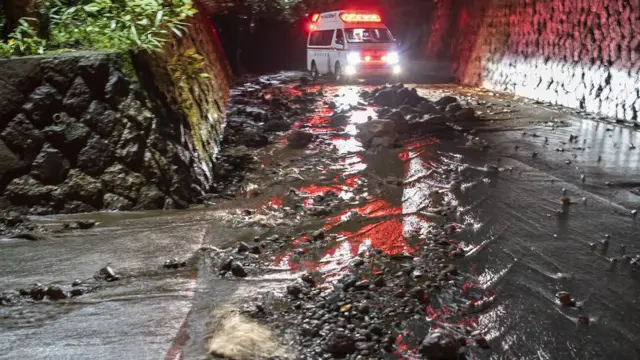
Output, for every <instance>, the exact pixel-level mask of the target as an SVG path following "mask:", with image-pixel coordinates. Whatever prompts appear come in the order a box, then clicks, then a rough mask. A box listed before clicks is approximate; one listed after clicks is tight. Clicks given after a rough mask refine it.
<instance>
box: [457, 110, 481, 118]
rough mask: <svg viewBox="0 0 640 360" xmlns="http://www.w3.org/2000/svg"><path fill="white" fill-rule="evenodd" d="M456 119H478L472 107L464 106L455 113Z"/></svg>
mask: <svg viewBox="0 0 640 360" xmlns="http://www.w3.org/2000/svg"><path fill="white" fill-rule="evenodd" d="M455 118H456V120H457V121H474V120H477V119H478V115H476V112H475V111H474V110H473V109H472V108H464V109H462V110H460V111H458V112H456V113H455Z"/></svg>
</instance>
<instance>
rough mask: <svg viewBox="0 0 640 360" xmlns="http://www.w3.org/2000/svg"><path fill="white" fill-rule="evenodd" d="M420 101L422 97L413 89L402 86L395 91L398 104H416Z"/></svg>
mask: <svg viewBox="0 0 640 360" xmlns="http://www.w3.org/2000/svg"><path fill="white" fill-rule="evenodd" d="M421 101H422V99H421V98H420V95H418V92H417V91H416V90H415V89H409V88H406V87H404V88H401V89H399V90H398V92H397V104H398V105H408V106H418V104H420V102H421Z"/></svg>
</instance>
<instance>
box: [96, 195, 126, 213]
mask: <svg viewBox="0 0 640 360" xmlns="http://www.w3.org/2000/svg"><path fill="white" fill-rule="evenodd" d="M102 206H103V209H105V210H113V211H127V210H131V209H132V208H133V203H132V202H131V201H129V200H127V199H125V198H123V197H121V196H118V195H116V194H111V193H107V194H105V195H104V197H103V198H102Z"/></svg>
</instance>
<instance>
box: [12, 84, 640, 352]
mask: <svg viewBox="0 0 640 360" xmlns="http://www.w3.org/2000/svg"><path fill="white" fill-rule="evenodd" d="M298 77H299V75H298V74H286V73H285V74H279V75H276V76H265V77H260V78H254V79H245V81H241V82H239V83H238V84H237V86H236V88H235V89H234V90H233V94H232V95H233V96H232V105H231V106H230V109H229V117H228V125H227V128H226V130H225V133H226V135H225V139H224V141H223V144H222V145H223V148H224V149H225V150H224V152H223V154H222V155H221V165H220V166H219V169H218V171H217V172H218V173H217V178H218V179H220V183H219V184H218V192H217V193H215V194H211V195H209V196H207V198H206V199H203V205H202V206H201V207H200V208H194V209H192V210H189V211H183V212H171V213H163V214H154V213H146V214H130V213H129V214H128V213H121V214H88V215H86V216H81V217H80V218H78V219H80V220H83V219H85V218H86V219H94V220H97V221H98V226H97V227H96V228H95V229H91V230H86V231H83V232H80V231H78V232H76V233H71V234H63V235H60V236H54V239H53V240H52V241H50V242H49V243H45V242H40V243H38V242H28V241H25V242H19V241H18V242H16V240H13V241H11V242H8V243H6V244H3V247H4V249H5V250H6V251H3V255H4V256H3V263H4V264H8V267H7V268H6V269H4V270H3V271H2V273H0V275H1V276H2V283H1V286H2V289H3V290H7V291H8V292H7V293H8V294H9V295H10V296H7V297H6V298H7V303H6V304H5V306H2V307H0V312H2V315H3V318H2V320H0V325H1V326H2V327H3V328H4V329H5V330H7V332H6V333H7V334H9V336H8V337H7V338H6V339H5V340H4V341H3V342H0V348H2V349H11V350H10V351H7V352H6V353H7V354H8V356H9V357H7V358H16V357H18V356H26V357H29V358H38V359H40V358H42V359H48V358H51V357H52V356H53V354H56V355H58V356H62V357H63V358H64V357H65V356H66V357H69V356H75V358H82V357H83V356H85V355H87V356H89V355H88V354H91V356H97V357H98V358H101V359H102V358H104V359H111V358H114V359H115V358H122V357H125V358H126V357H129V358H137V359H158V358H165V359H179V358H181V359H200V358H202V356H203V354H204V353H205V352H208V353H212V354H214V355H219V356H222V357H227V358H238V359H241V358H245V359H258V358H270V357H280V358H287V357H291V358H304V359H321V358H349V359H387V358H389V359H392V358H396V359H400V358H404V359H420V358H430V359H454V358H469V359H474V358H476V359H489V358H508V359H525V358H539V357H543V358H576V359H582V358H601V357H602V356H603V354H617V355H619V357H620V358H633V357H635V355H637V353H638V348H637V345H636V344H637V341H636V340H637V339H636V336H637V335H636V334H640V329H638V325H637V324H640V321H638V320H640V319H637V316H636V315H633V314H637V313H639V312H638V306H637V304H636V303H635V301H634V297H635V290H634V289H636V287H637V272H636V270H635V264H636V263H637V262H638V256H637V255H638V253H639V252H640V251H639V250H638V245H637V244H635V243H634V242H633V239H634V234H638V233H640V231H638V230H639V225H638V221H640V219H638V220H636V218H635V213H634V212H633V210H636V209H637V208H638V204H639V199H640V196H639V195H638V194H640V191H639V190H638V189H640V179H638V178H637V174H638V173H640V172H639V169H638V167H640V159H639V156H640V155H638V154H640V153H639V152H637V151H635V149H633V147H632V146H631V145H633V143H634V141H636V139H635V137H636V135H635V134H636V132H635V131H634V130H633V129H632V128H629V127H625V126H621V125H618V124H612V123H607V122H604V121H601V120H602V119H600V120H598V119H590V120H585V119H584V118H583V116H581V115H580V114H572V113H569V112H567V111H566V110H563V109H555V108H553V107H551V106H548V105H544V104H538V103H534V102H530V101H526V100H523V99H515V98H512V97H505V96H501V95H499V94H492V93H487V92H483V91H478V90H474V89H466V88H457V87H453V86H409V85H408V86H406V87H400V86H395V87H393V88H389V89H382V88H380V87H378V88H377V89H376V87H374V86H364V85H362V86H331V85H329V84H317V83H310V82H307V81H303V82H300V81H299V80H298ZM413 88H415V89H416V90H412V89H413ZM402 105H404V106H402ZM470 109H473V111H471V110H470ZM636 182H638V183H636ZM62 219H63V220H68V219H67V218H62ZM78 219H76V218H72V219H71V220H78ZM58 220H60V219H42V221H44V222H45V223H46V222H52V221H53V222H55V221H58ZM89 238H93V240H94V241H96V242H93V243H89V242H88V239H89ZM42 246H45V248H46V249H48V250H46V251H50V253H49V255H48V257H46V260H43V259H42V257H37V256H32V255H30V254H33V253H34V252H37V251H40V252H42V251H43V250H42V249H43V248H42ZM61 249H63V250H61ZM65 253H66V254H65ZM73 258H75V259H73ZM174 258H175V260H173V259H174ZM71 259H73V260H71ZM167 260H168V261H167ZM165 261H167V262H165ZM105 263H109V264H110V265H111V267H112V268H113V269H114V271H115V272H116V273H117V275H118V276H119V277H120V278H119V279H118V280H117V281H107V279H105V278H100V277H97V278H94V277H93V274H94V272H96V271H97V270H99V269H100V268H102V267H103V266H104V265H105ZM43 269H47V271H48V275H47V276H44V275H42V273H43V271H44V270H43ZM99 274H100V272H98V275H99ZM76 277H78V278H82V279H87V280H85V281H84V283H85V284H86V287H87V288H88V289H91V291H89V292H88V293H87V294H83V295H82V296H78V297H70V298H68V299H60V300H54V299H51V298H49V297H47V296H44V297H43V299H42V300H34V299H32V298H30V296H21V295H20V290H21V289H25V288H26V289H29V290H30V289H31V287H30V286H31V285H30V284H31V283H33V282H42V283H44V284H45V285H43V286H49V284H52V285H56V286H58V287H60V288H62V290H63V291H65V292H69V291H72V290H73V286H71V285H72V284H71V282H72V281H73V279H74V278H76ZM9 290H11V291H9ZM560 292H564V293H560ZM567 297H568V298H567ZM150 309H152V310H150ZM212 310H214V313H213V314H212ZM621 313H624V314H627V316H626V317H621V315H620V314H621ZM123 318H126V319H127V321H126V322H124V323H122V322H121V321H122V319H123ZM80 324H82V325H80ZM105 324H106V325H108V326H105ZM56 327H58V328H61V332H59V333H58V335H56V334H55V333H54V332H52V331H51V329H53V328H56ZM79 329H83V330H82V331H80V330H79ZM142 329H144V331H143V330H142ZM83 332H84V333H85V334H82V333H83ZM66 334H74V335H73V336H72V337H69V336H67V335H66ZM87 334H91V335H87ZM230 334H231V335H230ZM27 336H28V337H29V339H30V340H28V341H27V340H25V338H26V337H27ZM105 339H112V341H109V342H108V343H107V342H105V341H106V340H105ZM21 344H22V345H21ZM136 344H146V345H145V346H144V347H142V348H139V347H138V348H136ZM33 347H35V348H39V349H40V350H41V351H39V352H38V354H37V355H35V356H34V354H33V351H32V350H31V349H32V348H33ZM71 349H73V350H71ZM105 349H108V350H107V351H105ZM96 354H102V355H104V356H102V355H100V356H98V355H96Z"/></svg>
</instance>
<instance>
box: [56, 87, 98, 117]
mask: <svg viewBox="0 0 640 360" xmlns="http://www.w3.org/2000/svg"><path fill="white" fill-rule="evenodd" d="M90 104H91V90H89V87H87V85H86V84H85V82H84V80H82V78H81V77H77V78H76V79H75V80H74V81H73V84H72V85H71V88H70V89H69V90H68V91H67V94H66V96H65V98H64V100H63V102H62V105H63V106H64V109H65V111H66V112H67V113H69V114H72V115H74V116H80V115H82V114H83V113H84V112H85V111H86V110H87V108H88V107H89V105H90Z"/></svg>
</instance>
